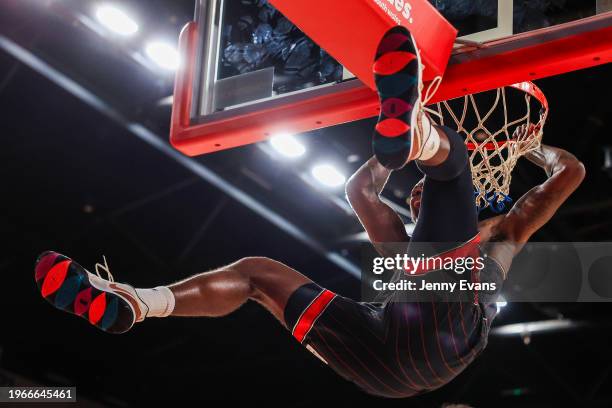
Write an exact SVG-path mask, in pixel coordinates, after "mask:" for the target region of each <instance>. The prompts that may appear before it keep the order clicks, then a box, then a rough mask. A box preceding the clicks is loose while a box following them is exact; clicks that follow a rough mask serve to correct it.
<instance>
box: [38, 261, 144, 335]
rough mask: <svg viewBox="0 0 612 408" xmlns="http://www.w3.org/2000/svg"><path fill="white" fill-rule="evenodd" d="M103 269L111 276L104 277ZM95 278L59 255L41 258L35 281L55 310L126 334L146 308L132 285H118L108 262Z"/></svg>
mask: <svg viewBox="0 0 612 408" xmlns="http://www.w3.org/2000/svg"><path fill="white" fill-rule="evenodd" d="M99 269H102V270H103V271H105V272H106V273H107V274H108V279H103V278H102V277H101V276H100V272H99ZM96 273H97V274H98V275H94V274H92V273H90V272H88V271H87V270H86V269H85V268H83V267H82V266H81V265H79V264H78V263H76V262H75V261H73V260H72V259H70V258H68V257H66V256H64V255H61V254H58V253H57V252H51V251H48V252H44V253H43V254H41V255H40V256H39V257H38V260H37V261H36V268H35V279H36V284H37V285H38V289H39V290H40V293H41V295H42V296H43V298H45V299H46V300H47V301H48V302H49V303H51V304H52V305H53V306H54V307H56V308H58V309H60V310H63V311H66V312H68V313H72V314H75V315H77V316H80V317H82V318H84V319H86V320H87V321H88V322H89V323H91V324H93V325H94V326H96V327H97V328H99V329H101V330H103V331H105V332H107V333H117V334H118V333H125V332H126V331H128V330H129V329H131V328H132V326H133V325H134V323H136V322H137V321H141V320H143V319H144V317H145V316H146V312H147V309H146V306H145V305H144V303H142V302H141V301H140V300H139V299H138V295H137V294H136V290H135V289H134V288H133V287H131V286H130V285H127V284H123V283H115V282H114V279H113V277H112V275H111V274H110V271H109V270H108V265H107V264H106V259H104V265H101V264H96Z"/></svg>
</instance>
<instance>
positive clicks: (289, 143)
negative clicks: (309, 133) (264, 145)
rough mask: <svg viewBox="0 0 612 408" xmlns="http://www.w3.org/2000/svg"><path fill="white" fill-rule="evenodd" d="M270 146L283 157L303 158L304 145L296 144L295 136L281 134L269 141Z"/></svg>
mask: <svg viewBox="0 0 612 408" xmlns="http://www.w3.org/2000/svg"><path fill="white" fill-rule="evenodd" d="M270 145H271V146H272V147H273V148H274V150H276V151H277V152H279V153H280V154H282V155H283V156H286V157H289V158H292V159H294V158H297V157H300V156H303V155H304V153H306V148H305V147H304V145H303V144H301V143H300V142H298V140H297V139H296V138H295V136H293V135H290V134H281V135H277V136H274V137H272V138H271V139H270Z"/></svg>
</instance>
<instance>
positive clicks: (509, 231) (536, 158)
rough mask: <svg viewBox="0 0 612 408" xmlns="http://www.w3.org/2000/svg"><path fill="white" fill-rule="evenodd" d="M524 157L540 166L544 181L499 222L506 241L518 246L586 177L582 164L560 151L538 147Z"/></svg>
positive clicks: (544, 221) (552, 213)
mask: <svg viewBox="0 0 612 408" xmlns="http://www.w3.org/2000/svg"><path fill="white" fill-rule="evenodd" d="M525 157H526V158H527V159H528V160H529V161H531V162H532V163H534V164H536V165H538V166H539V167H541V168H542V169H543V170H544V171H545V172H546V174H547V175H548V179H547V180H546V181H545V182H544V183H543V184H541V185H539V186H537V187H534V188H533V189H531V190H530V191H529V192H527V193H526V194H525V195H523V197H521V199H520V200H518V201H517V203H516V204H515V205H514V206H513V207H512V210H510V212H509V213H508V214H507V215H506V217H505V220H504V221H503V227H502V228H503V232H504V235H505V237H506V239H508V240H510V241H512V242H515V243H518V244H523V243H525V242H527V241H528V240H529V238H530V237H531V236H532V235H533V234H534V233H535V232H536V231H537V230H538V229H540V228H541V227H542V226H543V225H544V224H546V223H547V222H548V221H549V220H550V219H551V218H552V217H553V215H554V214H555V212H557V210H558V209H559V207H561V205H562V204H563V203H564V202H565V200H567V198H568V197H569V196H570V195H571V194H572V193H573V192H574V191H575V190H576V189H577V188H578V186H579V185H580V183H582V180H584V176H585V174H586V171H585V169H584V165H583V164H582V163H581V162H580V161H579V160H578V159H577V158H576V157H575V156H574V155H573V154H571V153H569V152H567V151H565V150H563V149H558V148H555V147H551V146H546V145H542V146H541V147H540V148H539V149H537V150H534V151H532V152H530V153H528V154H526V155H525ZM517 250H519V248H517Z"/></svg>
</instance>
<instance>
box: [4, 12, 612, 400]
mask: <svg viewBox="0 0 612 408" xmlns="http://www.w3.org/2000/svg"><path fill="white" fill-rule="evenodd" d="M95 3H96V2H94V1H69V0H65V1H51V0H2V2H1V3H0V45H1V47H0V112H1V113H0V134H1V135H2V141H3V148H2V149H0V159H1V163H2V167H1V170H0V182H1V191H2V196H1V200H0V209H1V210H2V211H1V212H0V226H1V228H2V232H3V233H2V235H1V238H0V239H1V242H2V248H3V253H2V255H0V271H1V272H2V278H3V283H2V284H0V288H1V289H2V295H1V296H0V322H1V323H2V326H1V328H0V385H2V384H3V383H5V384H11V383H13V382H14V381H15V380H14V379H15V378H18V377H19V378H24V379H28V381H31V382H32V383H37V384H44V385H75V386H77V387H78V394H79V397H80V398H82V401H81V404H82V405H87V403H85V402H84V401H85V400H89V401H96V402H98V403H100V404H102V405H105V406H144V405H155V406H157V405H179V406H182V405H187V401H191V402H192V403H197V404H199V405H202V404H205V403H211V402H215V403H226V404H228V405H229V406H235V405H236V406H237V405H238V404H244V403H250V404H255V405H256V406H259V405H261V404H264V403H265V404H274V405H276V404H284V405H287V406H307V405H312V404H319V405H320V404H322V403H323V404H326V405H327V404H330V405H331V403H343V404H346V405H348V404H363V405H365V404H376V406H382V405H384V406H400V405H401V406H406V404H411V405H409V406H415V407H437V406H440V404H441V403H443V402H466V403H470V404H473V405H474V406H477V407H489V406H497V407H517V406H522V407H544V406H557V407H558V406H585V407H587V406H588V407H609V406H612V391H611V390H612V378H610V377H609V376H608V375H609V374H610V370H611V369H612V350H611V349H610V344H611V340H612V330H610V328H609V326H608V325H603V324H602V322H608V321H609V320H610V319H609V316H610V311H612V309H611V308H610V307H609V305H608V304H597V305H595V304H571V305H569V304H526V303H524V304H512V305H509V306H508V307H507V308H506V309H504V310H503V312H502V314H501V315H500V317H499V318H498V319H497V320H496V322H495V324H496V325H503V324H508V323H516V322H525V321H535V320H543V319H551V318H558V317H560V316H564V317H568V318H574V319H577V320H581V321H585V322H588V323H589V325H590V327H587V328H582V329H580V330H571V331H564V332H559V333H556V334H542V335H535V336H534V337H533V338H532V341H531V343H530V344H529V345H525V344H524V342H523V341H522V340H521V338H520V337H516V338H505V337H504V338H502V337H495V336H493V337H492V338H491V339H490V342H489V348H488V349H487V351H486V352H485V353H484V355H483V356H482V357H480V358H479V359H478V361H477V362H476V363H475V364H474V365H473V366H471V367H470V368H469V369H468V370H467V371H466V372H465V373H463V374H462V375H461V376H460V377H459V378H458V379H457V380H455V381H454V382H453V383H451V384H450V385H448V386H446V387H444V388H442V389H441V390H439V391H436V392H434V393H432V394H430V395H426V396H424V397H419V398H415V399H412V400H410V401H401V400H400V401H392V400H381V399H376V398H373V397H369V396H366V395H364V394H362V393H361V392H360V391H359V390H357V389H356V388H355V387H354V386H352V385H350V384H348V383H346V382H344V381H343V380H341V379H340V378H338V377H337V376H336V375H335V374H333V373H332V372H331V371H330V370H329V369H327V368H326V367H324V366H322V365H321V364H320V363H319V362H318V360H316V359H314V358H313V357H312V356H311V355H310V354H309V353H306V352H304V351H303V350H301V349H300V346H299V345H298V344H297V343H296V342H295V341H294V340H293V339H292V338H291V337H290V336H289V335H288V334H287V333H286V332H285V330H284V329H283V328H282V327H281V325H279V324H278V323H277V322H276V321H275V320H274V319H273V318H272V317H271V316H269V315H268V314H267V313H266V312H265V311H263V310H262V309H260V308H259V307H257V306H256V305H254V304H248V305H246V306H245V307H243V308H242V309H241V310H240V311H239V312H237V313H235V314H234V315H232V316H230V317H227V318H224V319H215V320H213V319H164V320H153V321H151V322H147V324H144V325H142V326H141V327H137V329H136V330H133V331H131V332H130V333H128V334H126V335H123V336H109V335H105V334H102V333H99V332H97V331H95V330H94V329H92V328H90V327H88V326H87V324H86V323H85V322H83V321H81V320H79V319H74V318H71V317H70V316H68V315H67V314H60V313H58V312H56V311H55V310H53V309H52V308H51V307H49V306H48V305H47V304H46V303H45V302H44V301H43V300H42V299H40V297H39V295H38V294H37V292H36V290H35V285H34V281H33V276H32V267H33V262H34V260H35V258H36V255H37V254H38V253H40V252H41V251H43V250H46V249H54V250H57V251H60V252H63V253H66V254H69V255H71V256H73V257H75V258H76V259H78V260H79V262H80V263H82V264H84V265H89V266H91V265H93V264H94V263H95V262H97V261H99V260H100V259H101V256H102V254H104V255H106V256H107V258H108V259H109V264H110V267H111V270H112V271H113V272H114V274H115V277H116V278H118V279H120V280H125V281H128V282H130V283H132V284H134V285H136V286H141V287H146V286H154V285H158V284H162V283H167V282H171V281H175V280H178V279H181V278H184V277H186V276H189V275H190V274H193V273H196V272H201V271H204V270H207V269H210V268H213V267H218V266H221V265H223V264H225V263H229V262H231V261H233V260H236V259H237V258H240V257H243V256H252V255H261V256H268V257H272V258H275V259H278V260H280V261H283V262H285V263H287V264H289V265H291V266H293V267H295V268H296V269H298V270H300V271H302V272H304V273H305V274H306V275H308V276H309V277H311V278H312V279H314V280H316V281H318V282H320V283H321V284H323V285H325V286H327V287H329V288H330V289H332V290H336V291H338V292H340V293H342V294H344V295H347V296H351V295H352V296H357V295H358V293H359V292H358V291H359V281H358V280H357V279H356V278H355V277H354V276H352V275H351V274H350V272H349V271H350V270H351V267H352V266H353V267H354V265H358V263H359V253H360V251H359V248H360V245H362V242H361V239H360V238H359V237H358V236H357V234H359V233H360V232H361V227H360V225H359V223H358V222H357V220H356V218H355V217H354V216H353V215H352V214H351V213H350V212H349V211H348V207H347V204H346V202H345V200H344V197H343V194H342V190H341V189H340V190H334V191H330V190H324V189H321V188H319V187H317V186H316V185H312V184H310V183H309V182H308V180H307V179H306V178H305V176H304V174H306V173H307V170H308V169H309V168H310V166H311V165H312V164H313V163H314V162H315V161H321V160H329V161H332V162H334V163H337V165H338V167H339V168H341V169H342V170H343V171H344V172H346V174H349V173H350V172H352V171H354V170H355V169H356V168H357V167H358V166H359V165H360V163H362V162H363V161H365V160H366V159H367V157H368V155H369V137H370V132H371V129H372V127H373V121H372V120H366V121H362V122H356V123H350V124H346V125H342V126H337V127H335V128H329V129H324V130H321V131H317V132H312V133H311V134H304V135H300V138H301V140H302V141H303V142H304V144H306V145H307V148H308V151H309V153H308V155H307V157H306V158H305V159H302V160H301V161H298V162H291V161H286V160H281V159H279V158H277V157H275V156H274V155H272V154H271V153H270V149H269V148H268V147H267V146H266V145H265V144H261V145H253V146H245V147H242V148H238V149H233V150H231V151H225V152H220V153H216V154H212V155H209V156H205V157H199V158H196V159H187V158H185V157H183V156H181V155H180V154H177V153H176V152H174V151H173V150H172V148H171V147H170V146H169V145H168V143H167V135H168V126H169V116H170V108H169V106H168V105H167V104H165V103H163V102H160V101H163V100H164V98H166V97H168V96H170V95H171V93H172V80H173V77H172V73H164V72H161V71H158V70H156V68H155V67H154V66H152V65H151V64H149V63H147V62H146V61H144V60H143V59H142V58H140V57H138V56H135V53H136V52H137V51H138V50H139V49H140V48H141V47H142V41H143V39H144V38H146V37H147V36H152V35H159V36H162V37H164V38H168V39H170V40H173V41H175V40H176V38H177V36H178V32H179V30H180V28H181V26H182V25H183V24H184V23H186V22H187V21H189V20H190V19H191V17H192V9H193V1H192V0H182V1H176V0H175V1H170V0H130V1H125V2H122V3H125V6H126V7H129V8H130V10H131V11H132V12H133V13H134V14H136V15H138V16H139V18H140V21H141V25H142V28H143V29H142V31H141V33H140V34H139V36H138V37H137V38H135V39H132V40H129V42H127V43H121V44H117V43H113V42H112V41H111V40H110V39H109V38H106V37H105V36H103V35H101V34H100V33H99V32H96V31H95V29H93V28H92V26H91V25H90V24H92V20H91V17H89V18H88V17H87V16H88V15H91V7H93V5H94V4H95ZM126 50H128V51H129V52H128V51H126ZM538 85H539V86H540V87H541V88H542V89H543V90H544V92H545V93H546V95H547V97H548V99H549V101H550V104H551V117H550V119H549V124H548V126H547V128H546V135H545V138H546V139H545V140H546V142H547V143H550V144H554V145H557V146H560V147H563V148H566V149H568V150H569V151H571V152H573V153H574V154H575V155H576V156H577V157H578V158H580V159H581V160H582V161H583V162H584V163H585V165H586V167H587V171H588V176H587V180H586V181H585V182H584V183H583V185H582V186H581V187H580V189H579V190H578V191H577V192H576V193H575V194H574V195H573V197H572V198H571V199H570V200H569V201H568V202H567V203H566V204H565V205H564V206H563V208H562V209H561V210H560V211H559V213H558V214H557V215H556V216H555V218H554V219H553V220H552V221H551V222H550V223H549V224H548V225H547V226H546V227H544V228H543V229H542V230H541V231H540V232H539V233H538V234H537V236H536V237H535V239H536V240H539V241H609V240H611V239H612V157H610V159H611V161H610V162H609V163H607V165H606V163H605V160H604V158H605V153H606V150H607V149H612V147H611V146H612V140H611V139H610V135H611V134H612V112H611V111H612V104H610V102H609V95H608V93H609V91H610V89H611V86H612V67H611V66H610V65H606V66H601V67H598V68H594V69H590V70H586V71H582V72H576V73H571V74H567V75H563V76H559V77H555V78H550V79H546V80H541V81H539V82H538ZM609 151H610V150H608V152H609ZM608 154H611V153H608ZM543 177H544V175H543V174H541V172H540V171H539V170H538V169H536V168H535V167H534V166H532V165H531V164H529V163H526V162H521V163H520V164H519V166H518V168H517V170H516V172H515V176H514V184H513V195H514V196H518V195H520V194H521V193H522V192H524V191H526V190H527V189H528V188H530V187H531V186H533V185H535V184H536V183H538V182H539V181H541V180H543ZM417 178H418V175H417V173H416V170H415V169H414V168H407V169H405V170H403V171H402V172H400V173H398V174H396V175H394V177H393V180H392V181H391V186H390V188H389V189H388V193H386V196H387V198H388V199H389V200H391V201H393V202H395V203H396V204H397V205H399V206H402V205H403V199H404V197H406V195H407V194H408V192H409V190H410V188H411V186H412V185H413V184H414V183H415V181H416V180H417ZM407 221H408V220H407ZM338 255H339V257H340V258H341V259H342V262H338V261H337V260H336V261H333V260H334V259H336V258H334V257H335V256H336V257H337V256H338ZM330 259H332V261H330ZM344 262H346V263H348V264H345V263H344ZM351 265H352V266H351ZM322 401H324V402H322Z"/></svg>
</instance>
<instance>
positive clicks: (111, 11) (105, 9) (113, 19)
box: [96, 5, 138, 35]
mask: <svg viewBox="0 0 612 408" xmlns="http://www.w3.org/2000/svg"><path fill="white" fill-rule="evenodd" d="M96 17H97V18H98V21H99V22H100V23H102V24H103V25H104V26H105V27H106V28H108V29H109V30H111V31H113V32H114V33H117V34H120V35H132V34H135V33H136V32H137V31H138V24H136V22H135V21H134V20H132V19H131V18H130V16H128V15H127V14H125V13H124V12H123V11H121V10H119V9H118V8H116V7H113V6H108V5H107V6H101V7H99V8H98V10H97V11H96Z"/></svg>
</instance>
